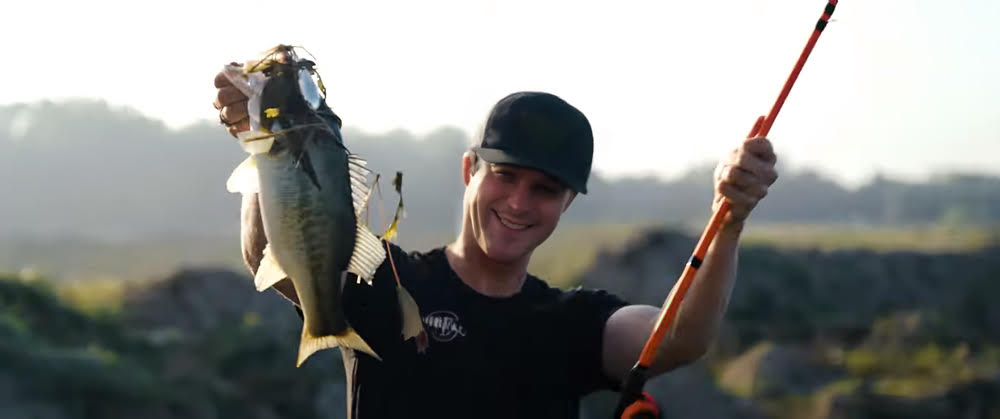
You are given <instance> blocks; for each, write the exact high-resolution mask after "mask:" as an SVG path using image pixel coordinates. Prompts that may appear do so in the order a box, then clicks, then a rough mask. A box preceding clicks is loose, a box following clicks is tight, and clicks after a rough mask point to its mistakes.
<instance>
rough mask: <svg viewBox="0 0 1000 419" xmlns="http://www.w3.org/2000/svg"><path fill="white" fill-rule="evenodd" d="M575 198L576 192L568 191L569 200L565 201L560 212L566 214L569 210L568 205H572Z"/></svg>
mask: <svg viewBox="0 0 1000 419" xmlns="http://www.w3.org/2000/svg"><path fill="white" fill-rule="evenodd" d="M575 198H576V191H570V193H569V199H567V200H566V205H563V210H562V212H566V210H568V209H569V205H570V204H572V203H573V199H575Z"/></svg>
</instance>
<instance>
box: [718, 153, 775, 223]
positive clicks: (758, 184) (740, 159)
mask: <svg viewBox="0 0 1000 419" xmlns="http://www.w3.org/2000/svg"><path fill="white" fill-rule="evenodd" d="M776 162H777V156H776V155H775V153H774V148H773V147H772V145H771V142H770V141H769V140H768V139H767V138H764V137H757V138H751V139H748V140H746V141H744V142H743V143H742V144H740V146H739V147H737V148H735V149H733V150H732V151H731V152H730V153H729V155H728V156H726V157H725V158H724V159H723V160H722V161H721V162H720V163H719V165H718V166H717V167H716V170H715V177H716V179H715V185H714V186H715V202H714V203H713V209H717V208H718V206H719V204H720V203H721V202H722V201H723V200H725V201H728V202H729V205H730V218H728V219H730V220H734V221H742V220H744V219H746V218H747V217H748V216H749V215H750V212H751V211H753V209H754V207H756V206H757V204H758V203H759V202H760V200H762V199H764V197H766V196H767V192H768V187H769V186H771V184H773V183H774V182H775V180H777V178H778V173H777V171H776V170H775V163H776Z"/></svg>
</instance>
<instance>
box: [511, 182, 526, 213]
mask: <svg viewBox="0 0 1000 419" xmlns="http://www.w3.org/2000/svg"><path fill="white" fill-rule="evenodd" d="M530 204H531V190H530V188H529V187H528V185H526V184H525V183H524V182H521V183H519V184H518V185H517V186H516V187H515V188H514V189H513V190H512V191H511V192H510V195H509V196H508V197H507V206H509V207H510V209H511V210H514V211H524V210H525V209H527V208H528V206H529V205H530Z"/></svg>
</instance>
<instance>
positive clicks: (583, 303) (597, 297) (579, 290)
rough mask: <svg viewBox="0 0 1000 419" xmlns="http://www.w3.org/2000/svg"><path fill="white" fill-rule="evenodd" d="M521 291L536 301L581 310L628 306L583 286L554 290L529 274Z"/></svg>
mask: <svg viewBox="0 0 1000 419" xmlns="http://www.w3.org/2000/svg"><path fill="white" fill-rule="evenodd" d="M523 290H524V291H525V292H526V293H528V294H529V295H531V296H532V297H534V298H537V299H544V300H550V301H552V302H554V303H557V304H564V305H567V306H569V307H580V308H581V309H587V308H588V307H589V306H595V305H596V306H605V307H609V308H615V309H617V308H619V307H621V306H625V305H628V303H627V302H625V300H623V299H621V298H619V297H618V296H616V295H614V294H612V293H610V292H608V291H607V290H604V289H599V288H585V287H583V286H575V287H571V288H567V289H561V288H556V287H553V286H551V285H549V283H548V282H545V281H544V280H542V279H540V278H538V277H536V276H534V275H531V274H529V275H528V278H527V279H526V280H525V283H524V287H523Z"/></svg>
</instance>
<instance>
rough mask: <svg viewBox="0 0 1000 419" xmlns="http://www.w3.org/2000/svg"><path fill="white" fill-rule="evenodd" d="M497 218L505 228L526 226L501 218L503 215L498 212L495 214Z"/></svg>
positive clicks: (522, 228) (515, 228) (523, 227)
mask: <svg viewBox="0 0 1000 419" xmlns="http://www.w3.org/2000/svg"><path fill="white" fill-rule="evenodd" d="M497 218H499V219H500V224H503V225H505V226H507V228H509V229H512V230H524V229H526V228H528V225H527V224H517V223H512V222H510V221H507V220H505V219H503V217H501V216H500V215H499V214H498V215H497Z"/></svg>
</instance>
